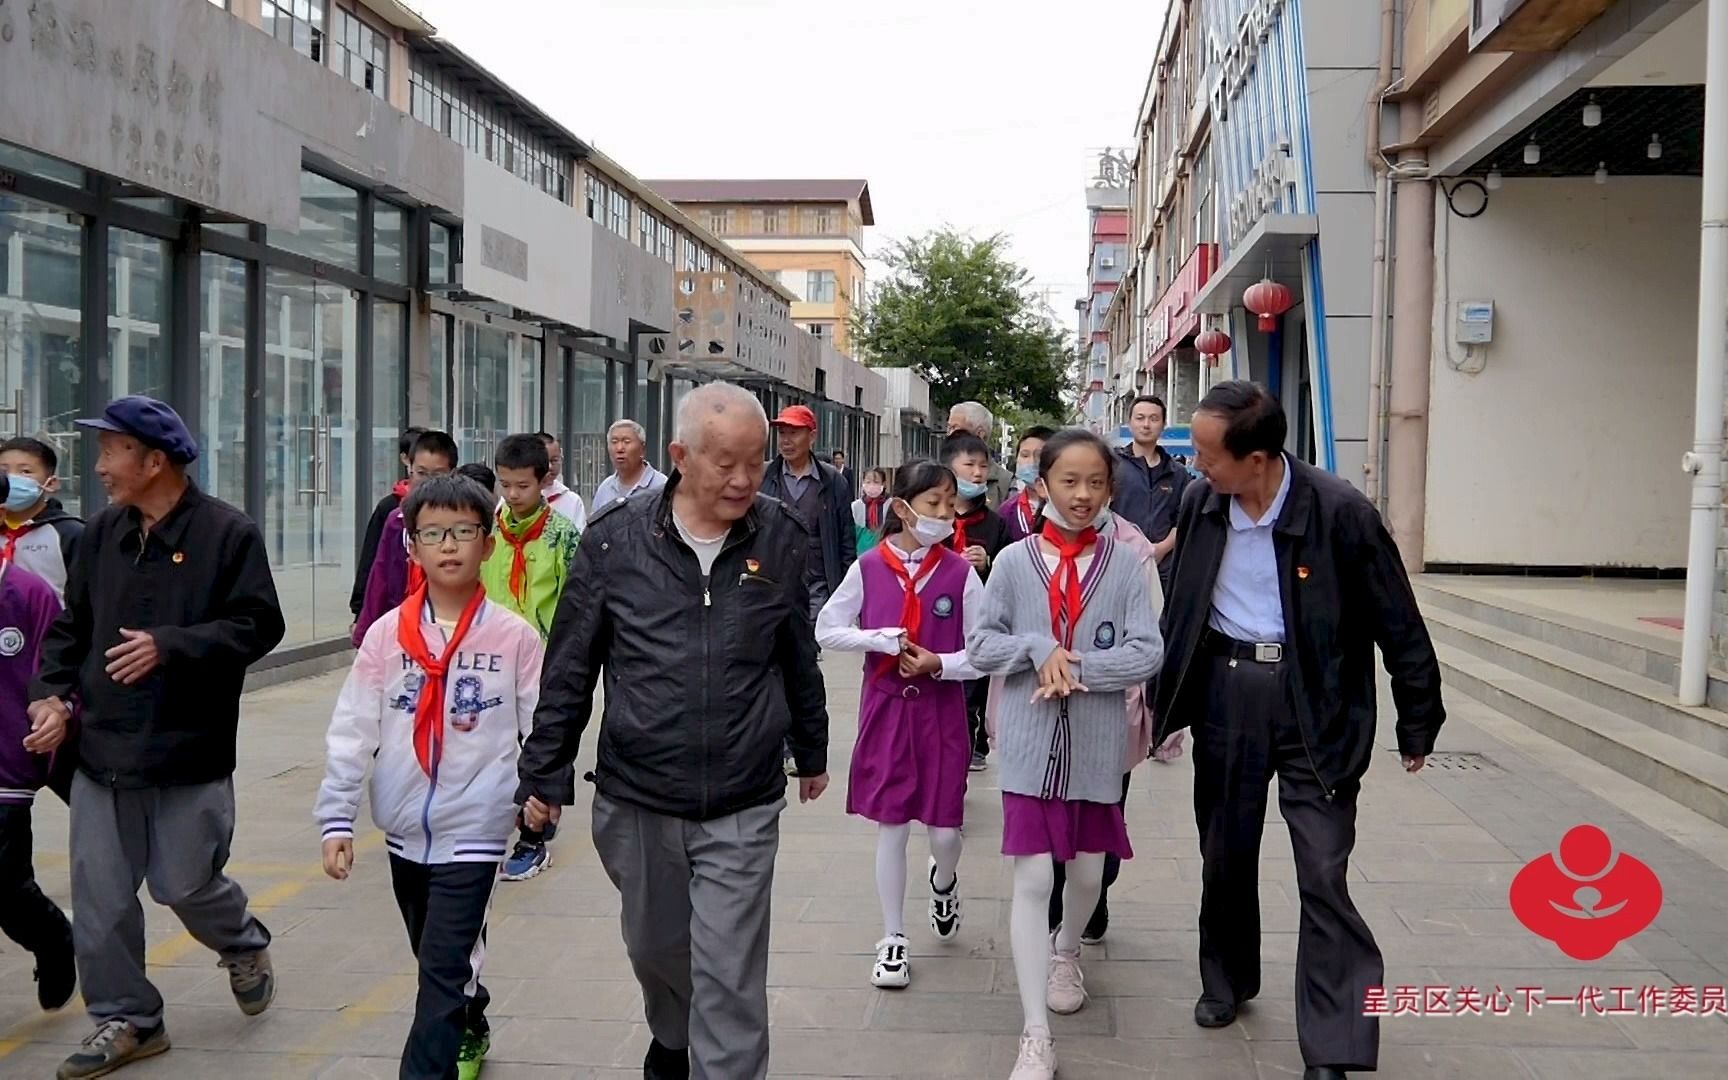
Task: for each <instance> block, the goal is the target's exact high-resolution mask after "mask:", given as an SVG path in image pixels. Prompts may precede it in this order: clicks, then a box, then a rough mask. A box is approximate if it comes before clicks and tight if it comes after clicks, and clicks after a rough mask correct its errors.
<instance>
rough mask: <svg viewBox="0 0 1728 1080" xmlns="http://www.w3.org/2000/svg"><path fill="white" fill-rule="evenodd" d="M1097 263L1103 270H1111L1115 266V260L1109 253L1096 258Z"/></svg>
mask: <svg viewBox="0 0 1728 1080" xmlns="http://www.w3.org/2000/svg"><path fill="white" fill-rule="evenodd" d="M1098 265H1099V266H1101V267H1103V268H1104V269H1105V270H1113V269H1115V268H1116V260H1115V259H1114V258H1112V257H1110V256H1109V255H1106V256H1104V257H1103V258H1102V259H1099V260H1098Z"/></svg>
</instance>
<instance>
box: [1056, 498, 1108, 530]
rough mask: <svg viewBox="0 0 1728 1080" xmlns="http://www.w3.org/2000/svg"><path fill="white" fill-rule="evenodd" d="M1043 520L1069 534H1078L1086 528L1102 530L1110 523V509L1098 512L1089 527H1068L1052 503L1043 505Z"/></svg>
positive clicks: (1066, 521)
mask: <svg viewBox="0 0 1728 1080" xmlns="http://www.w3.org/2000/svg"><path fill="white" fill-rule="evenodd" d="M1044 520H1046V521H1048V522H1049V523H1050V524H1052V525H1054V526H1056V527H1057V528H1058V529H1067V530H1068V531H1069V532H1080V531H1081V530H1083V529H1086V528H1093V529H1102V528H1103V527H1104V526H1105V525H1108V524H1109V523H1110V508H1109V507H1108V506H1106V507H1104V508H1103V509H1101V510H1099V511H1098V513H1097V515H1096V516H1094V517H1093V518H1092V524H1091V525H1090V526H1087V525H1070V524H1068V519H1067V518H1065V517H1063V516H1062V511H1060V510H1058V509H1056V504H1055V503H1053V502H1047V503H1045V504H1044Z"/></svg>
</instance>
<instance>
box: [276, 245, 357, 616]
mask: <svg viewBox="0 0 1728 1080" xmlns="http://www.w3.org/2000/svg"><path fill="white" fill-rule="evenodd" d="M358 323H359V302H358V299H357V297H356V295H355V294H354V293H353V292H350V291H349V290H348V289H345V288H342V287H341V286H338V285H331V284H329V283H327V282H322V281H319V280H317V279H315V278H311V277H306V276H303V275H300V274H294V273H290V272H289V271H286V270H276V269H272V270H269V271H267V273H266V277H265V312H264V353H265V356H264V387H263V390H264V394H263V412H264V445H263V447H262V450H263V452H264V454H265V459H264V518H263V520H262V521H261V522H260V526H261V527H262V529H263V532H264V543H265V547H266V550H267V551H268V553H269V556H270V564H271V569H272V571H273V572H274V573H275V576H276V591H277V593H278V594H279V595H280V596H281V598H282V613H283V615H284V616H285V618H286V619H287V623H288V635H287V637H286V638H284V640H283V642H282V644H283V646H286V647H291V646H294V645H303V644H306V643H308V642H312V641H317V640H320V639H323V638H331V637H336V636H339V635H340V634H342V633H343V632H345V631H346V630H347V628H348V626H349V624H350V623H351V622H352V620H353V616H352V615H351V613H350V612H349V610H348V593H349V589H350V588H351V587H352V585H353V583H354V558H355V546H356V545H355V538H356V535H357V533H356V529H355V505H356V499H355V497H354V496H355V492H354V489H353V485H354V477H353V472H354V464H353V463H354V455H353V448H354V439H355V436H356V432H357V431H358V429H359V426H360V425H359V417H358V416H357V415H356V414H355V404H356V402H357V401H358V400H359V396H358V394H357V393H356V392H355V388H356V385H357V379H358V367H359V354H358V350H357V349H356V348H355V336H356V334H357V332H358V329H359V327H358ZM368 509H370V504H368Z"/></svg>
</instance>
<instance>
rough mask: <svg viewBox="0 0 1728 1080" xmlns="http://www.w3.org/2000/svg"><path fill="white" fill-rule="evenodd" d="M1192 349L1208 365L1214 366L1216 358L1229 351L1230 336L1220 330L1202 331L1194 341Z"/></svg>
mask: <svg viewBox="0 0 1728 1080" xmlns="http://www.w3.org/2000/svg"><path fill="white" fill-rule="evenodd" d="M1194 348H1195V350H1196V351H1197V352H1199V353H1200V355H1201V356H1204V357H1205V358H1206V362H1207V363H1209V364H1216V363H1217V362H1218V357H1219V356H1221V355H1222V354H1224V353H1227V352H1229V351H1230V335H1229V334H1226V333H1225V332H1224V331H1222V330H1204V331H1202V332H1201V333H1200V336H1199V337H1197V338H1195V339H1194Z"/></svg>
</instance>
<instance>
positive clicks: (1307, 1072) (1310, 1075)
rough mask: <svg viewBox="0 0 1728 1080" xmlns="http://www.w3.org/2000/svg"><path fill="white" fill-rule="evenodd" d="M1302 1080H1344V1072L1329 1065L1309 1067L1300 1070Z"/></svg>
mask: <svg viewBox="0 0 1728 1080" xmlns="http://www.w3.org/2000/svg"><path fill="white" fill-rule="evenodd" d="M1302 1080H1344V1070H1343V1069H1334V1068H1333V1067H1332V1066H1330V1065H1310V1066H1308V1067H1307V1068H1306V1069H1303V1070H1302Z"/></svg>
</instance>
